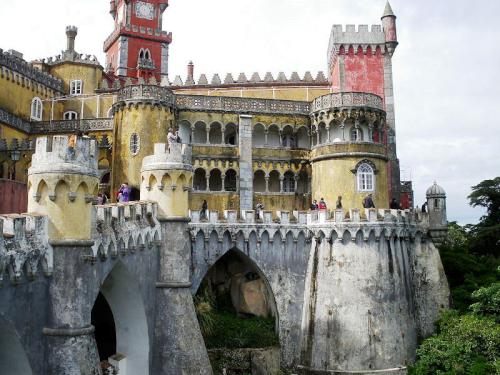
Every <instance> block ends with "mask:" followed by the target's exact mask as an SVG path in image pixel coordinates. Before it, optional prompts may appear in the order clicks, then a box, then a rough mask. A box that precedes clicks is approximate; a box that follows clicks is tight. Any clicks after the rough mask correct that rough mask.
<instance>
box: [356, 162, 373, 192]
mask: <svg viewBox="0 0 500 375" xmlns="http://www.w3.org/2000/svg"><path fill="white" fill-rule="evenodd" d="M357 179H358V191H373V190H374V179H375V175H374V173H373V168H372V167H370V166H369V165H368V164H361V165H360V166H359V167H358V172H357Z"/></svg>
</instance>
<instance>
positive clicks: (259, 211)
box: [255, 201, 264, 219]
mask: <svg viewBox="0 0 500 375" xmlns="http://www.w3.org/2000/svg"><path fill="white" fill-rule="evenodd" d="M263 210H264V204H263V203H262V202H261V201H259V202H258V203H257V204H256V205H255V213H256V214H257V219H262V211H263Z"/></svg>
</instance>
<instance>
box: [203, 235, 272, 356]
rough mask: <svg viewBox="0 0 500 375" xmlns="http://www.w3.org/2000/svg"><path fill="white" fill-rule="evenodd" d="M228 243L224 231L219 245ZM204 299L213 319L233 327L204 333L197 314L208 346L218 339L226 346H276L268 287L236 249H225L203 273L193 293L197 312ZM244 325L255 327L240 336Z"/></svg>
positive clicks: (251, 264) (216, 342)
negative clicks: (212, 313) (212, 312)
mask: <svg viewBox="0 0 500 375" xmlns="http://www.w3.org/2000/svg"><path fill="white" fill-rule="evenodd" d="M230 243H231V237H230V236H229V234H228V233H226V234H225V235H224V240H223V244H225V245H229V246H230ZM207 302H208V303H209V304H210V305H211V307H212V309H213V311H214V314H215V316H216V321H217V322H219V321H220V322H223V324H226V323H227V326H228V327H236V329H233V330H231V329H229V330H227V331H225V332H223V333H220V334H219V332H218V327H215V328H214V330H215V333H214V332H210V330H208V332H207V330H206V326H205V325H204V319H203V317H201V316H200V314H199V313H198V319H199V320H200V325H201V327H202V332H203V334H204V338H205V343H206V345H207V347H208V348H214V347H218V345H219V344H220V343H221V341H223V342H224V343H225V345H226V347H228V348H230V349H231V348H232V349H234V348H239V347H241V348H242V347H261V346H277V345H279V340H278V312H277V307H276V301H275V298H274V294H273V291H272V289H271V286H270V284H269V282H268V280H267V278H266V276H265V275H264V273H263V272H262V271H261V270H260V268H259V267H258V266H257V265H256V263H255V262H253V261H252V260H251V259H250V258H249V257H248V256H247V255H246V254H245V253H243V252H242V251H240V250H239V249H238V248H236V247H233V248H231V249H230V250H228V251H227V252H226V253H225V254H224V255H223V256H222V257H220V258H219V259H218V260H217V262H215V264H213V265H212V266H211V267H210V268H209V269H208V271H207V273H206V274H205V277H204V278H203V280H202V282H201V284H200V286H199V287H198V291H197V292H196V297H195V303H196V307H197V311H198V312H199V310H200V309H199V307H200V304H203V303H207ZM247 324H251V325H254V326H259V329H257V330H255V332H251V333H248V337H241V335H240V334H239V332H244V331H246V328H245V327H246V325H247ZM226 329H227V327H226ZM247 332H250V331H247ZM221 336H224V337H223V338H221ZM234 336H236V337H234Z"/></svg>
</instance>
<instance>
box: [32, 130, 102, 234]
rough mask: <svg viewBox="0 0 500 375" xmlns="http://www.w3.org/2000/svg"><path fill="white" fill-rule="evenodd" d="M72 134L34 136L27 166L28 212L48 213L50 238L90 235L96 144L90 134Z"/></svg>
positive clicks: (94, 194)
mask: <svg viewBox="0 0 500 375" xmlns="http://www.w3.org/2000/svg"><path fill="white" fill-rule="evenodd" d="M72 137H73V136H72ZM72 137H70V138H68V137H67V136H54V137H53V138H52V139H50V138H48V137H42V138H38V139H37V141H36V149H35V153H34V154H33V158H32V165H31V168H30V169H29V170H28V189H29V192H28V212H30V213H37V214H42V215H47V216H48V217H49V237H50V238H51V239H66V240H68V239H71V240H85V239H90V238H91V223H92V203H93V201H94V198H95V196H96V195H97V187H98V182H99V180H98V172H97V145H96V142H95V140H93V139H90V138H81V137H76V136H74V137H75V138H72Z"/></svg>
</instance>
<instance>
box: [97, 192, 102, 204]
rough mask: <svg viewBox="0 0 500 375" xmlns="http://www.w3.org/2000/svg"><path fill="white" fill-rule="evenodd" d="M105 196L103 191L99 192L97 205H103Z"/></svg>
mask: <svg viewBox="0 0 500 375" xmlns="http://www.w3.org/2000/svg"><path fill="white" fill-rule="evenodd" d="M103 199H104V198H103V196H102V194H101V193H99V194H97V205H98V206H101V205H102V204H103Z"/></svg>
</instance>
